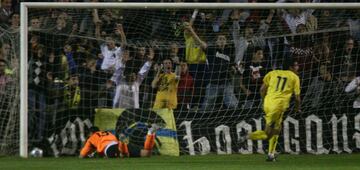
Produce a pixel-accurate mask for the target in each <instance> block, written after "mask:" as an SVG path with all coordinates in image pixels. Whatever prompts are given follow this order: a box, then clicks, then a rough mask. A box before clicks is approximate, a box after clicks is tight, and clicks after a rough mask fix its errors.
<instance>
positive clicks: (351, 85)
mask: <svg viewBox="0 0 360 170" xmlns="http://www.w3.org/2000/svg"><path fill="white" fill-rule="evenodd" d="M359 83H360V82H359V78H358V77H356V78H355V79H354V80H352V81H351V82H350V83H349V84H348V85H347V86H346V87H345V92H346V93H350V92H352V91H354V90H355V89H356V88H357V87H358V85H359Z"/></svg>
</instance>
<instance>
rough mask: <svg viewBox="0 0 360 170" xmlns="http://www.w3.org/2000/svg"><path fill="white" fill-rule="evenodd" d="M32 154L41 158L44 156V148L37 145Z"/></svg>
mask: <svg viewBox="0 0 360 170" xmlns="http://www.w3.org/2000/svg"><path fill="white" fill-rule="evenodd" d="M30 156H31V157H34V158H40V157H42V156H43V150H42V149H40V148H37V147H35V148H34V149H33V150H31V152H30Z"/></svg>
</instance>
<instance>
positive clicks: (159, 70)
mask: <svg viewBox="0 0 360 170" xmlns="http://www.w3.org/2000/svg"><path fill="white" fill-rule="evenodd" d="M161 70H162V68H157V72H156V76H155V78H154V80H153V81H152V82H151V87H152V88H154V89H155V88H157V87H158V84H159V81H160V78H161Z"/></svg>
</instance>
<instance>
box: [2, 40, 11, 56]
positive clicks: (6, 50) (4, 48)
mask: <svg viewBox="0 0 360 170" xmlns="http://www.w3.org/2000/svg"><path fill="white" fill-rule="evenodd" d="M0 45H1V46H0V55H1V57H2V59H4V60H10V59H11V56H10V54H11V53H10V50H11V44H10V43H9V42H6V41H5V42H2V43H1V44H0Z"/></svg>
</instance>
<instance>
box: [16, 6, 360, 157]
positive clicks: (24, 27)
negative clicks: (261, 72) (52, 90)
mask: <svg viewBox="0 0 360 170" xmlns="http://www.w3.org/2000/svg"><path fill="white" fill-rule="evenodd" d="M29 8H38V9H48V8H87V9H89V8H92V9H93V8H112V9H114V8H119V9H121V8H122V9H124V8H126V9H161V8H163V9H165V8H172V9H274V8H275V9H291V8H297V9H309V8H310V9H360V3H55V2H54V3H41V2H22V3H21V8H20V9H21V13H20V14H21V26H20V38H21V39H20V43H21V44H20V64H21V65H20V156H21V157H25V158H26V157H28V101H27V99H28V87H27V86H28V63H27V62H28V9H29Z"/></svg>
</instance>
